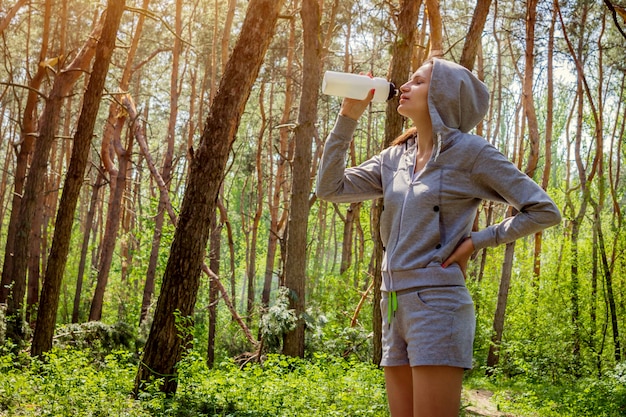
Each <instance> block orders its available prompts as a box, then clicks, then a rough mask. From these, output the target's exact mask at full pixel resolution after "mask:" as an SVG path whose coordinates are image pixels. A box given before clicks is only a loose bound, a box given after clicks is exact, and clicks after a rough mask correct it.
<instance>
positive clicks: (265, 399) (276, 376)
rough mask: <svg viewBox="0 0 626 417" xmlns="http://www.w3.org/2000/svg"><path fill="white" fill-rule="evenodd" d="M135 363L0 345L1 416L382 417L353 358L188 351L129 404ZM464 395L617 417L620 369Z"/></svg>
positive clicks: (565, 414)
mask: <svg viewBox="0 0 626 417" xmlns="http://www.w3.org/2000/svg"><path fill="white" fill-rule="evenodd" d="M137 363H138V357H137V355H136V354H135V353H131V352H129V351H127V350H114V351H112V352H109V353H103V352H101V351H98V352H96V351H94V350H92V349H88V348H84V347H81V348H78V347H75V346H67V347H64V348H55V349H54V350H52V351H51V352H50V353H48V354H46V355H45V357H44V358H43V360H38V359H33V358H31V357H30V356H28V355H27V354H26V353H23V352H22V353H12V352H11V350H3V349H2V347H0V416H2V417H4V416H7V417H8V416H16V417H19V416H55V417H56V416H72V417H79V416H138V417H141V416H180V417H183V416H225V417H226V416H229V417H243V416H255V417H261V416H273V417H276V416H316V417H317V416H380V417H387V416H388V415H389V414H388V411H387V405H386V395H385V389H384V378H383V374H382V371H381V370H380V369H379V368H378V367H376V366H374V365H372V364H370V363H366V362H362V361H360V360H358V359H357V358H356V357H355V356H351V357H349V358H348V359H344V358H342V357H339V356H332V355H328V354H322V353H318V354H313V355H312V357H310V358H307V359H297V358H290V357H285V356H280V355H268V356H267V357H266V358H265V360H264V361H263V362H262V363H249V364H247V365H245V366H240V365H238V364H237V363H235V362H234V361H232V360H224V361H222V362H220V363H218V364H217V365H216V366H215V367H214V368H213V369H209V368H208V367H207V366H206V363H205V361H204V359H203V358H202V357H201V355H200V354H198V353H196V352H190V353H189V354H188V355H187V356H186V357H185V358H184V360H183V361H182V362H181V363H180V365H179V367H178V378H179V381H178V390H177V393H176V395H174V396H171V397H167V396H165V395H164V394H162V393H161V392H160V391H159V390H158V389H157V385H158V383H159V381H155V383H154V384H153V385H151V386H148V387H147V389H146V390H145V391H143V392H142V393H141V394H140V396H139V398H138V399H134V398H133V397H132V396H131V392H132V389H133V382H134V378H135V374H136V371H137ZM465 388H466V389H483V390H489V391H491V392H493V393H494V395H493V396H492V397H491V401H492V402H493V403H494V404H495V405H496V406H497V408H498V409H499V410H500V411H502V412H504V413H506V415H512V416H524V417H530V416H533V417H534V416H538V417H557V416H558V417H574V416H576V417H584V416H589V417H619V416H624V415H626V365H625V364H621V365H618V366H617V367H615V368H614V369H613V370H611V371H609V372H606V374H605V375H603V376H602V377H600V378H593V379H592V378H587V379H578V380H576V379H572V380H570V381H569V382H568V383H567V384H564V383H551V382H547V381H540V380H539V381H538V380H531V379H525V378H523V377H521V376H517V377H515V378H505V377H504V376H498V377H496V378H495V379H488V378H485V377H484V376H482V375H480V374H479V373H478V372H477V371H474V372H472V373H470V374H469V375H468V378H467V379H466V381H465ZM467 405H468V404H465V405H464V406H467ZM461 415H464V412H461ZM472 415H473V414H472Z"/></svg>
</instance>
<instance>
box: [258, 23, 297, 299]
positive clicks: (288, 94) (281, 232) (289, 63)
mask: <svg viewBox="0 0 626 417" xmlns="http://www.w3.org/2000/svg"><path fill="white" fill-rule="evenodd" d="M288 39H289V40H288V45H289V46H288V47H287V56H286V63H285V71H286V74H285V93H284V94H285V99H284V100H285V101H284V105H283V106H282V108H283V112H282V115H281V119H280V126H281V128H280V129H279V141H278V152H277V153H278V161H276V162H275V161H274V158H269V168H268V171H269V175H270V180H269V181H268V192H267V195H268V203H267V204H268V206H269V215H270V231H269V234H268V238H267V240H268V243H267V257H266V267H265V277H264V280H263V293H262V295H261V305H262V306H264V307H267V306H268V305H269V302H270V292H271V288H272V280H273V277H274V274H275V270H276V253H277V252H278V249H279V244H280V243H282V241H284V238H285V234H286V233H285V230H286V228H287V221H288V216H289V201H287V196H288V192H289V174H288V170H287V168H288V167H289V165H288V160H289V158H290V155H289V142H290V140H289V136H290V132H291V127H292V126H293V122H292V119H291V117H292V108H293V102H294V100H295V91H294V75H293V71H294V67H295V65H293V61H294V59H295V58H294V56H295V51H296V45H295V44H296V24H295V19H291V20H290V21H289V38H288ZM274 153H275V150H274V144H273V143H272V141H268V155H272V154H274ZM274 164H276V165H275V166H274ZM280 255H281V262H280V265H279V268H280V269H281V270H283V269H284V262H283V261H284V256H285V254H284V253H281V254H280Z"/></svg>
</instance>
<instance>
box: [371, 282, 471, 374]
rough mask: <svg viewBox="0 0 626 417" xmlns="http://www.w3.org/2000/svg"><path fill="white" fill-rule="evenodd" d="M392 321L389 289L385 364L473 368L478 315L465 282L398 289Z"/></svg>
mask: <svg viewBox="0 0 626 417" xmlns="http://www.w3.org/2000/svg"><path fill="white" fill-rule="evenodd" d="M397 299H398V308H397V310H396V312H395V315H394V316H393V317H392V319H391V323H389V321H388V319H387V306H388V300H389V293H388V292H383V293H382V299H381V301H380V307H381V310H382V316H383V340H382V342H383V343H382V344H383V355H382V360H381V362H380V365H381V366H402V365H410V366H423V365H445V366H455V367H459V368H465V369H471V368H472V353H473V344H474V332H475V329H476V318H475V316H474V303H473V301H472V296H471V295H470V293H469V291H468V290H467V288H466V287H465V286H447V287H420V288H410V289H407V290H402V291H398V292H397Z"/></svg>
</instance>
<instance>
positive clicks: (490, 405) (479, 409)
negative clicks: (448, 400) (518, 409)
mask: <svg viewBox="0 0 626 417" xmlns="http://www.w3.org/2000/svg"><path fill="white" fill-rule="evenodd" d="M491 397H493V392H491V391H489V390H486V389H467V390H463V404H467V405H468V406H467V407H466V408H465V409H464V411H465V414H466V415H468V416H483V417H522V416H521V415H517V414H510V413H504V412H502V411H500V410H498V405H497V404H496V403H494V402H493V401H492V399H491Z"/></svg>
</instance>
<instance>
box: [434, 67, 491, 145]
mask: <svg viewBox="0 0 626 417" xmlns="http://www.w3.org/2000/svg"><path fill="white" fill-rule="evenodd" d="M428 108H429V111H430V117H431V121H432V123H433V132H434V133H435V134H442V133H443V134H444V135H445V133H448V132H449V131H451V130H460V131H461V132H463V133H468V132H469V131H470V130H472V129H473V128H474V127H476V125H478V123H480V121H481V120H482V119H483V118H484V117H485V115H486V114H487V110H488V109H489V91H488V90H487V87H486V86H485V84H484V83H483V82H482V81H480V80H479V79H478V78H476V77H475V76H474V74H472V73H471V72H470V71H469V70H468V69H467V68H465V67H463V66H461V65H458V64H455V63H454V62H450V61H446V60H444V59H438V58H435V59H433V69H432V75H431V79H430V88H429V91H428ZM439 145H441V144H439Z"/></svg>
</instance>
